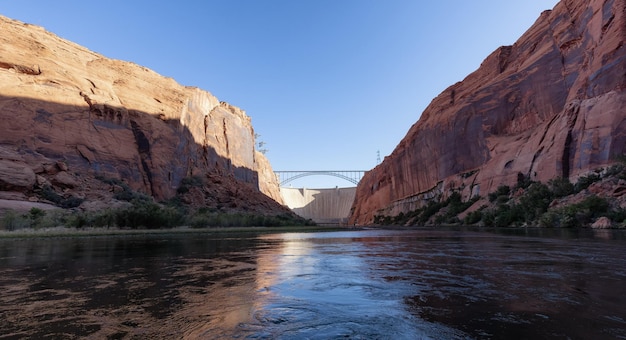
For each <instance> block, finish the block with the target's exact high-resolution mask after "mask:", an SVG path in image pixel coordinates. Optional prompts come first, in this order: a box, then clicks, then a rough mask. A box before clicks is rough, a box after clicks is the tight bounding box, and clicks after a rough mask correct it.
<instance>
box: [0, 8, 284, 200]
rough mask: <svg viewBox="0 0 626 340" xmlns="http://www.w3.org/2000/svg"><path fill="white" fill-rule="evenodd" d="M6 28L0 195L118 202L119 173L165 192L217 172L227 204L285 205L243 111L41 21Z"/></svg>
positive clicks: (1, 42)
mask: <svg viewBox="0 0 626 340" xmlns="http://www.w3.org/2000/svg"><path fill="white" fill-rule="evenodd" d="M0 29H1V31H2V35H0V120H1V121H2V123H1V124H0V199H14V200H26V201H32V202H35V201H38V200H39V198H38V196H37V195H36V193H35V192H36V191H37V189H38V188H42V187H44V186H48V187H52V188H53V189H54V190H55V191H56V192H58V193H59V194H63V195H66V196H67V195H74V196H77V197H80V198H81V199H86V200H87V201H89V200H92V201H98V200H106V199H107V197H109V196H110V195H109V193H108V192H106V190H109V189H106V188H105V189H104V191H103V190H101V189H102V188H104V187H102V188H101V182H102V179H117V180H121V181H123V182H124V183H126V184H127V185H128V186H129V187H131V188H132V189H133V190H136V191H139V192H142V193H145V194H148V195H151V196H153V197H154V198H155V199H157V200H165V199H168V198H171V197H173V196H174V195H175V194H176V192H177V189H178V188H179V187H180V185H181V182H182V181H183V179H185V178H193V177H194V176H196V177H198V176H199V177H203V178H205V177H207V176H208V177H210V178H211V179H212V183H213V184H214V186H215V190H217V191H220V190H221V191H224V190H222V189H220V188H227V189H228V192H224V193H222V194H223V195H222V196H223V197H224V199H225V200H228V199H229V198H228V197H229V196H230V197H234V196H236V195H237V194H239V195H240V196H242V199H243V200H240V204H244V205H246V204H247V203H246V200H248V201H255V200H256V201H258V202H257V203H259V202H260V203H262V204H260V205H259V206H262V207H264V209H266V210H270V211H271V210H281V209H284V208H283V207H282V206H281V205H280V204H278V203H277V202H280V201H281V198H280V191H279V185H278V182H277V180H276V177H275V176H274V174H273V171H272V169H271V166H270V164H269V162H268V161H267V159H265V157H264V155H263V154H261V153H259V152H257V151H255V140H254V130H253V127H252V124H251V120H250V117H248V116H247V115H246V113H245V112H244V111H243V110H241V109H239V108H237V107H235V106H232V105H230V104H228V103H225V102H220V101H219V100H218V99H217V98H216V97H214V96H213V95H211V94H210V93H209V92H206V91H204V90H201V89H198V88H194V87H185V86H182V85H180V84H178V83H176V82H175V81H174V80H173V79H171V78H166V77H163V76H161V75H159V74H157V73H155V72H153V71H151V70H149V69H147V68H145V67H142V66H139V65H136V64H133V63H130V62H125V61H120V60H112V59H108V58H106V57H104V56H102V55H99V54H97V53H94V52H92V51H90V50H88V49H86V48H84V47H81V46H79V45H76V44H74V43H72V42H69V41H67V40H64V39H61V38H59V37H58V36H56V35H54V34H52V33H50V32H47V31H45V30H44V29H43V28H41V27H37V26H33V25H29V24H24V23H21V22H18V21H15V20H11V19H8V18H5V17H2V16H0ZM209 175H210V176H209ZM96 178H99V179H100V180H97V179H96ZM261 193H264V194H265V195H263V194H261ZM274 201H277V202H274ZM222 203H226V202H222ZM234 204H239V203H233V205H234ZM250 206H252V204H250ZM233 208H235V207H234V206H233Z"/></svg>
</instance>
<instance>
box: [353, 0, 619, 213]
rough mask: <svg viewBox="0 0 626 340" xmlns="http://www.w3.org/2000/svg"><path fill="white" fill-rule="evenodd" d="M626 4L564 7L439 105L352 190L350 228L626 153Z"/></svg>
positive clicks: (599, 0)
mask: <svg viewBox="0 0 626 340" xmlns="http://www.w3.org/2000/svg"><path fill="white" fill-rule="evenodd" d="M625 38H626V0H591V1H581V0H564V1H561V2H560V3H558V4H557V5H556V6H555V8H554V9H553V10H551V11H545V12H543V13H542V14H541V16H540V17H539V19H538V20H537V21H536V22H535V24H534V25H533V26H532V27H531V28H530V29H529V30H528V31H527V32H526V33H525V34H524V35H523V36H522V37H521V38H520V39H519V40H518V41H517V42H516V43H515V44H514V45H513V46H503V47H500V48H498V49H497V50H496V51H495V52H493V53H492V54H491V55H490V56H488V57H487V59H485V61H484V62H483V63H482V64H481V65H480V67H479V68H478V69H477V70H476V71H475V72H473V73H471V74H470V75H468V76H467V77H466V78H465V79H464V80H463V81H461V82H458V83H456V84H454V85H452V86H450V87H449V88H448V89H446V90H445V91H443V93H441V94H440V95H439V96H437V97H436V98H435V99H434V100H433V101H432V102H431V104H430V105H429V106H428V107H427V108H426V110H425V111H424V112H423V114H422V116H421V118H420V119H419V121H418V122H417V123H415V124H414V125H413V126H412V127H411V129H410V130H409V132H408V133H407V135H406V136H405V138H404V139H403V140H402V141H401V142H400V144H399V145H398V146H397V147H396V149H395V150H394V151H393V153H392V154H391V155H390V156H389V157H386V158H385V160H384V161H383V163H381V164H380V165H379V166H377V167H376V168H374V169H373V170H371V171H369V172H368V173H366V175H365V176H364V178H363V179H362V180H361V182H360V183H359V186H358V188H357V194H356V199H355V202H354V205H353V208H352V214H351V222H352V223H361V224H362V223H371V222H372V221H373V217H374V215H390V216H394V215H397V214H398V213H400V212H406V211H411V210H414V209H415V208H417V207H420V206H421V205H423V204H424V202H425V201H426V200H428V199H429V198H432V197H436V196H441V195H443V196H445V195H446V194H448V193H449V192H450V191H451V190H460V191H461V192H462V194H463V195H464V197H465V198H467V197H470V196H473V195H481V196H486V195H487V193H489V192H492V191H494V190H495V189H496V188H497V187H498V186H499V185H501V184H505V185H511V184H514V183H515V182H516V180H517V176H518V173H521V174H524V175H525V176H529V177H530V179H532V180H537V181H542V182H545V181H547V180H549V179H551V178H555V177H558V176H562V177H566V178H572V179H574V178H576V177H577V176H578V175H579V174H582V173H584V172H586V171H589V170H591V169H594V168H597V167H600V166H603V165H606V164H608V163H611V162H612V161H613V160H614V159H615V157H616V156H618V155H622V154H624V151H625V150H624V149H625V147H626V93H625V85H626V47H625V46H624V40H626V39H625Z"/></svg>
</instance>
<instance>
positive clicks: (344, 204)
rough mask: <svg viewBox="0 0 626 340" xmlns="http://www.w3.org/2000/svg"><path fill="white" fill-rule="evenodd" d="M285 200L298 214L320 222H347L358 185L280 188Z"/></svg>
mask: <svg viewBox="0 0 626 340" xmlns="http://www.w3.org/2000/svg"><path fill="white" fill-rule="evenodd" d="M280 195H281V196H282V199H283V202H285V204H286V205H287V206H288V207H289V208H290V209H291V210H292V211H293V212H295V213H296V214H298V215H299V216H302V217H304V218H310V219H312V220H313V221H315V222H316V223H318V224H345V223H347V222H348V216H349V215H350V209H351V208H352V203H353V202H354V196H355V195H356V187H351V188H333V189H306V188H283V187H281V188H280Z"/></svg>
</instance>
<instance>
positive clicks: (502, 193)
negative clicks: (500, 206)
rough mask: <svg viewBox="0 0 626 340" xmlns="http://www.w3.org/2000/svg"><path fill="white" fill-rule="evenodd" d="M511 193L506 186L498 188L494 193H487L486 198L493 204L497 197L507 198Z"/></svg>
mask: <svg viewBox="0 0 626 340" xmlns="http://www.w3.org/2000/svg"><path fill="white" fill-rule="evenodd" d="M510 193H511V188H509V186H508V185H501V186H499V187H498V188H497V189H496V191H494V192H491V193H489V194H488V195H487V196H488V198H489V202H493V201H495V200H496V199H498V198H499V197H506V199H508V198H509V194H510Z"/></svg>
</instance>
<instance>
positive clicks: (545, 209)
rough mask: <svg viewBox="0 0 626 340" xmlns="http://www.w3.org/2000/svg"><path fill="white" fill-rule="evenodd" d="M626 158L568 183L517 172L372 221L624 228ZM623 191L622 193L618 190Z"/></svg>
mask: <svg viewBox="0 0 626 340" xmlns="http://www.w3.org/2000/svg"><path fill="white" fill-rule="evenodd" d="M625 192H626V158H620V159H618V161H617V163H615V164H613V165H611V166H609V167H606V168H599V169H596V170H594V171H592V172H590V173H588V174H587V175H585V176H581V177H579V178H578V180H577V182H576V183H571V182H570V181H569V179H567V178H554V179H552V180H550V181H548V183H547V184H546V183H542V182H538V181H533V180H531V179H530V178H529V177H528V176H526V175H524V174H522V173H519V174H518V176H517V183H516V184H515V185H514V186H512V187H509V186H507V185H501V186H500V187H498V188H497V189H496V191H494V192H491V193H489V194H488V195H487V197H480V196H474V197H472V198H470V199H468V200H467V201H463V200H462V196H461V194H460V192H459V191H458V190H457V191H453V192H452V193H451V194H450V195H449V196H448V197H445V198H444V197H439V198H436V199H432V200H429V201H428V202H427V203H426V204H425V205H424V206H422V207H421V208H418V209H415V210H413V211H409V212H405V213H400V214H398V215H395V216H389V215H376V216H374V224H375V225H398V226H404V227H409V226H477V227H495V228H502V227H539V228H594V229H626V208H625V207H626V194H625ZM623 194H625V195H623Z"/></svg>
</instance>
